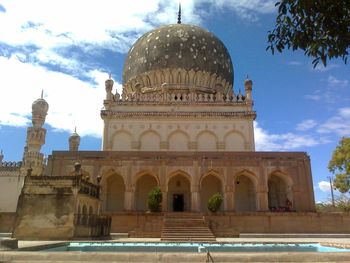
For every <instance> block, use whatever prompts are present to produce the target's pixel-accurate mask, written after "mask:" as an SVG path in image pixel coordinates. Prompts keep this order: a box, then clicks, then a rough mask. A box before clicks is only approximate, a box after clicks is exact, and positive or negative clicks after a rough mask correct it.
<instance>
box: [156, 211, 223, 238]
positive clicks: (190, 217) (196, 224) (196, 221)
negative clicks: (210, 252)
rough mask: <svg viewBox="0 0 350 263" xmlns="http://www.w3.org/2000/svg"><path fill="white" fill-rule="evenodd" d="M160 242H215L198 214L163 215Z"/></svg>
mask: <svg viewBox="0 0 350 263" xmlns="http://www.w3.org/2000/svg"><path fill="white" fill-rule="evenodd" d="M163 220H164V222H163V231H162V235H161V240H164V241H215V240H216V239H215V236H214V235H213V233H212V232H211V230H210V229H209V227H208V225H207V223H206V222H205V221H204V218H203V216H202V215H201V214H200V213H183V212H177V213H176V212H174V213H167V214H165V215H164V219H163Z"/></svg>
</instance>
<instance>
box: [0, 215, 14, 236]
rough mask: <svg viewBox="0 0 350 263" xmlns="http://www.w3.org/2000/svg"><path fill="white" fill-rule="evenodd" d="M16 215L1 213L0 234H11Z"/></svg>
mask: <svg viewBox="0 0 350 263" xmlns="http://www.w3.org/2000/svg"><path fill="white" fill-rule="evenodd" d="M15 216H16V213H7V212H5V213H0V232H6V233H11V232H12V230H13V224H14V222H15Z"/></svg>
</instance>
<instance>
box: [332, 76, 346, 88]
mask: <svg viewBox="0 0 350 263" xmlns="http://www.w3.org/2000/svg"><path fill="white" fill-rule="evenodd" d="M327 82H328V86H330V87H341V88H345V87H347V86H348V84H349V81H348V80H347V79H344V80H340V79H337V78H336V77H334V76H329V77H328V79H327Z"/></svg>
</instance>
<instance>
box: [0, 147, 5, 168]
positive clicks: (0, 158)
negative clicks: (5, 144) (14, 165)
mask: <svg viewBox="0 0 350 263" xmlns="http://www.w3.org/2000/svg"><path fill="white" fill-rule="evenodd" d="M2 160H4V154H3V153H2V150H1V151H0V166H1V164H2Z"/></svg>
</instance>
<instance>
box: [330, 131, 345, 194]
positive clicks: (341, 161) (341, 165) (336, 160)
mask: <svg viewBox="0 0 350 263" xmlns="http://www.w3.org/2000/svg"><path fill="white" fill-rule="evenodd" d="M328 170H329V171H330V172H332V173H334V174H335V180H334V183H333V186H334V188H335V189H337V190H339V192H341V193H346V192H349V190H350V138H347V137H343V138H342V139H341V140H340V142H339V144H338V146H337V147H336V148H335V150H334V152H333V155H332V159H331V160H330V161H329V164H328Z"/></svg>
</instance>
